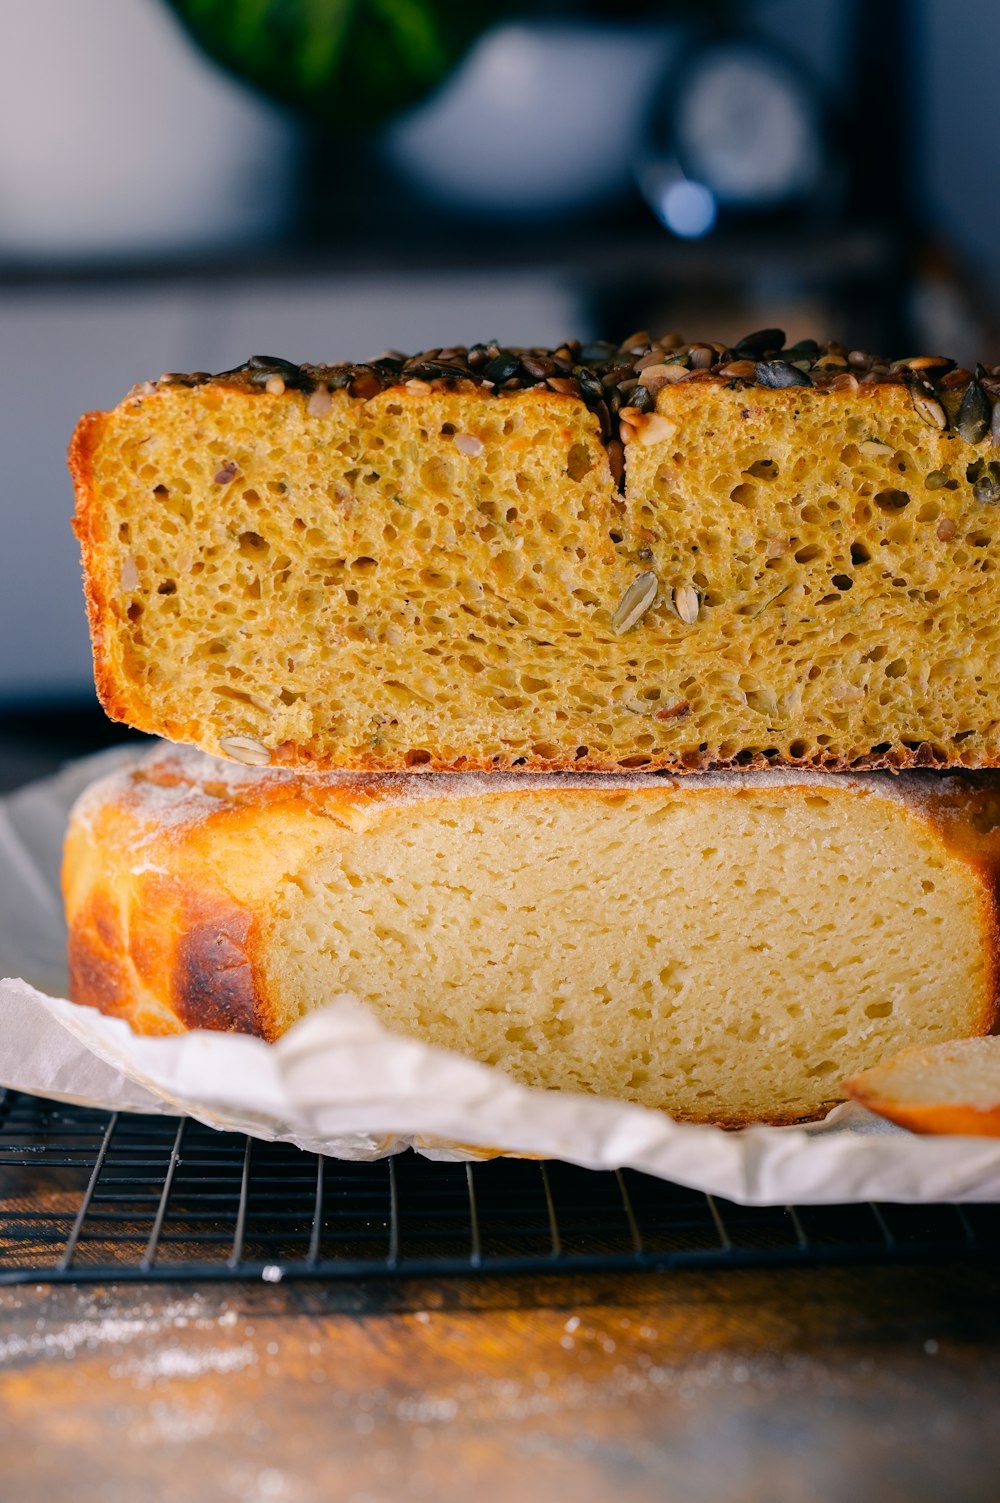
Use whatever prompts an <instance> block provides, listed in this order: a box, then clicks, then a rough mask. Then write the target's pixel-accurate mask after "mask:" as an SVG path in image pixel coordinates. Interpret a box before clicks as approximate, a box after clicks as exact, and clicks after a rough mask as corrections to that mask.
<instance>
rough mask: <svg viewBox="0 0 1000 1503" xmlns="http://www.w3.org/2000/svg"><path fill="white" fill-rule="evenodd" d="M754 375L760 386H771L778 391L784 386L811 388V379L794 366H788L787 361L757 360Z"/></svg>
mask: <svg viewBox="0 0 1000 1503" xmlns="http://www.w3.org/2000/svg"><path fill="white" fill-rule="evenodd" d="M754 375H755V376H756V378H757V381H758V384H759V385H761V386H771V387H775V388H777V389H778V390H781V389H783V388H784V387H786V386H811V385H812V378H811V377H810V376H807V375H806V373H805V371H800V370H798V369H797V367H796V366H794V365H789V363H788V361H787V360H758V361H757V364H756V365H755V367H754Z"/></svg>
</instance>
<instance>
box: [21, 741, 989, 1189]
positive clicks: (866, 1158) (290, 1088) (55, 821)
mask: <svg viewBox="0 0 1000 1503" xmlns="http://www.w3.org/2000/svg"><path fill="white" fill-rule="evenodd" d="M135 755H137V753H134V752H132V751H129V750H126V751H115V752H110V753H102V754H101V755H100V756H98V757H91V758H87V759H86V760H85V761H83V762H77V763H74V764H72V765H71V766H69V767H67V768H66V769H65V770H64V771H63V772H62V773H61V774H60V775H59V776H58V777H56V778H52V779H48V780H46V781H45V782H41V783H35V784H32V785H31V786H30V787H28V788H26V789H23V790H21V791H20V792H18V793H16V794H13V795H11V796H9V797H8V798H6V799H2V800H0V970H3V971H7V972H9V973H10V974H11V976H12V977H14V978H16V979H8V980H5V981H0V1009H2V1033H0V1039H2V1042H0V1083H3V1084H5V1085H7V1086H10V1087H13V1088H15V1089H17V1090H21V1091H28V1092H32V1093H35V1094H38V1095H44V1096H49V1097H56V1098H58V1099H60V1100H64V1101H74V1102H81V1103H85V1104H88V1105H94V1106H101V1107H108V1108H113V1109H117V1110H120V1111H140V1112H165V1113H168V1114H173V1115H176V1114H178V1113H188V1114H190V1115H191V1116H193V1117H196V1118H197V1119H198V1120H199V1121H201V1122H205V1123H207V1124H208V1125H209V1126H212V1127H216V1128H219V1129H229V1130H238V1131H240V1132H244V1133H249V1134H250V1135H251V1136H253V1137H257V1138H264V1139H275V1140H279V1141H282V1142H290V1143H296V1144H298V1145H299V1146H300V1147H302V1148H305V1149H308V1150H311V1151H313V1152H318V1153H325V1154H330V1155H332V1156H334V1157H337V1158H356V1159H362V1158H363V1159H369V1158H377V1157H381V1156H382V1155H384V1154H388V1153H396V1152H399V1151H400V1150H401V1149H403V1148H406V1147H408V1146H411V1145H412V1146H413V1147H414V1148H416V1149H417V1150H418V1151H420V1152H421V1153H425V1154H428V1155H429V1156H431V1157H438V1158H453V1159H455V1158H462V1157H470V1156H471V1157H481V1156H487V1155H490V1154H493V1153H496V1152H509V1153H522V1154H532V1155H538V1156H540V1157H546V1158H561V1159H567V1160H569V1161H571V1162H573V1163H576V1164H582V1165H584V1166H586V1167H588V1168H594V1169H617V1168H625V1167H630V1168H633V1169H639V1170H643V1171H645V1172H646V1173H647V1174H653V1175H658V1176H661V1177H663V1178H666V1179H671V1180H675V1181H677V1182H678V1183H679V1184H683V1185H689V1186H691V1187H693V1188H695V1189H699V1190H705V1191H708V1192H709V1193H712V1194H716V1195H721V1196H725V1197H726V1198H728V1199H730V1200H735V1201H738V1202H741V1203H743V1204H749V1205H775V1204H777V1205H783V1204H789V1203H793V1202H794V1203H798V1204H800V1205H801V1204H810V1203H812V1204H820V1203H836V1202H847V1201H857V1200H889V1201H892V1200H895V1201H917V1202H918V1201H937V1200H955V1201H977V1200H978V1201H981V1200H995V1199H998V1198H1000V1140H997V1139H986V1138H943V1137H942V1138H929V1137H924V1138H920V1137H914V1136H912V1135H910V1134H909V1133H905V1132H902V1131H900V1130H898V1129H896V1128H893V1127H890V1126H889V1125H888V1124H887V1123H884V1122H882V1121H881V1120H880V1119H879V1118H877V1117H874V1116H872V1115H871V1114H870V1113H868V1112H865V1111H863V1110H862V1109H861V1108H860V1107H857V1106H853V1105H852V1106H842V1107H838V1108H837V1110H836V1111H834V1112H833V1113H832V1114H831V1115H830V1116H829V1117H828V1118H827V1119H826V1121H825V1122H821V1123H816V1124H813V1125H811V1126H808V1127H785V1128H777V1127H751V1128H745V1129H743V1130H742V1131H739V1132H723V1131H721V1130H720V1129H718V1128H714V1127H696V1126H691V1125H689V1124H683V1123H677V1122H674V1121H672V1120H671V1118H669V1117H668V1116H666V1114H665V1113H662V1112H655V1111H649V1110H647V1109H646V1108H643V1107H638V1106H630V1105H625V1104H622V1103H620V1102H614V1101H607V1100H600V1099H598V1098H595V1097H593V1096H583V1095H576V1094H573V1093H570V1092H563V1091H542V1090H532V1089H529V1088H527V1087H525V1086H521V1085H518V1084H516V1083H515V1082H514V1081H512V1080H510V1079H508V1078H507V1077H506V1076H505V1075H503V1074H502V1073H501V1072H500V1071H499V1070H495V1069H491V1068H490V1067H488V1066H486V1065H480V1064H477V1063H475V1062H473V1061H471V1060H467V1059H465V1058H463V1057H462V1056H460V1055H457V1054H451V1053H448V1052H446V1051H445V1050H441V1049H434V1048H430V1047H428V1046H427V1045H424V1044H421V1043H419V1042H417V1041H416V1040H413V1039H407V1038H402V1037H400V1036H398V1035H396V1034H392V1033H389V1032H388V1031H387V1030H386V1029H384V1028H383V1027H382V1026H381V1024H380V1023H378V1022H377V1021H376V1020H375V1018H373V1017H372V1016H371V1015H370V1014H369V1013H368V1012H367V1011H366V1009H365V1008H364V1007H363V1006H362V1005H361V1004H360V1003H358V1002H357V1001H355V1000H353V999H352V998H350V997H335V998H331V999H330V1000H329V1001H328V1002H327V1003H326V1004H325V1005H324V1006H323V1007H321V1008H320V1009H319V1010H318V1011H317V1012H315V1013H313V1014H311V1015H310V1016H309V1017H307V1018H304V1019H303V1020H302V1022H300V1023H298V1024H297V1025H296V1026H295V1027H294V1028H293V1029H292V1030H291V1032H290V1033H288V1034H287V1035H286V1036H285V1038H283V1039H282V1040H281V1041H280V1042H279V1043H277V1044H275V1045H268V1044H264V1043H262V1042H261V1041H260V1040H258V1039H252V1038H248V1037H246V1036H244V1035H239V1034H217V1033H209V1032H198V1033H191V1034H187V1035H184V1036H180V1037H176V1038H165V1039H164V1038H138V1037H136V1036H135V1035H133V1033H132V1032H131V1030H130V1029H129V1028H128V1026H127V1025H126V1024H125V1023H123V1022H121V1021H120V1020H118V1019H114V1018H105V1017H102V1016H101V1015H100V1014H99V1013H97V1012H94V1011H93V1010H92V1009H90V1008H85V1007H76V1006H74V1005H73V1004H72V1003H70V1002H67V1001H65V1000H64V994H65V991H66V965H65V956H64V946H65V929H64V926H63V918H62V906H61V901H60V898H59V885H58V873H59V860H60V850H61V843H62V836H63V831H64V829H65V825H66V817H67V813H68V810H69V807H70V804H71V803H72V801H73V799H74V798H75V797H76V795H77V794H78V793H79V792H80V791H81V790H82V789H83V788H84V787H85V785H86V784H87V783H88V782H90V781H91V780H92V779H94V778H96V777H99V776H101V775H102V774H103V773H105V772H108V771H110V769H111V768H112V767H113V766H115V765H116V764H119V763H122V762H123V761H128V760H129V759H131V758H132V757H133V756H135Z"/></svg>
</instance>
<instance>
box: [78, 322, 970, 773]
mask: <svg viewBox="0 0 1000 1503" xmlns="http://www.w3.org/2000/svg"><path fill="white" fill-rule="evenodd" d="M782 343H783V336H782V334H781V331H780V330H764V331H762V332H761V333H760V334H757V335H753V336H749V337H748V338H747V339H746V340H744V341H741V342H740V343H739V344H738V345H736V346H735V348H733V349H728V350H727V349H725V348H724V347H723V346H722V345H708V344H702V345H688V344H684V343H682V342H681V340H680V338H679V337H677V336H667V337H665V338H664V339H663V340H661V341H659V342H654V341H651V340H650V338H649V336H648V335H645V334H642V335H637V336H635V337H634V338H633V339H631V340H628V341H626V343H625V344H624V345H623V346H622V347H621V349H615V348H614V347H612V346H609V345H598V346H589V347H588V346H584V347H582V348H581V347H580V346H579V345H576V344H568V345H566V346H564V347H562V348H561V349H559V350H555V351H539V350H530V351H528V350H503V349H499V348H498V347H496V346H478V347H474V348H472V349H468V350H465V349H463V350H457V349H450V350H437V351H432V352H430V353H429V354H426V355H422V356H415V357H413V358H412V359H410V360H406V359H404V357H402V356H396V355H387V356H385V357H383V358H381V359H380V360H378V361H375V362H373V363H372V364H371V365H367V366H295V365H290V364H288V363H286V362H284V361H279V360H269V359H265V358H263V357H259V358H255V359H253V360H251V361H249V362H248V363H247V365H245V366H242V367H240V368H239V369H238V370H235V371H231V372H228V373H225V374H224V375H221V376H214V377H209V376H207V375H204V374H202V373H198V374H195V375H193V376H176V375H170V376H164V377H161V378H160V380H159V381H156V382H151V383H146V384H144V385H142V386H140V387H137V388H136V389H134V390H133V391H132V393H131V394H130V395H129V396H128V397H127V398H126V399H125V400H124V401H123V402H122V403H121V404H120V405H119V406H118V407H117V408H116V409H115V410H114V411H113V412H110V413H104V412H98V413H91V414H90V415H89V416H87V417H85V418H84V419H82V421H81V423H80V425H79V427H78V429H77V432H76V435H75V438H74V440H73V444H72V449H71V467H72V470H73V474H74V477H75V481H76V487H77V497H78V505H77V523H76V525H77V530H78V534H79V537H80V541H81V544H82V551H83V562H84V571H85V579H86V590H87V598H88V603H89V613H90V624H91V632H92V637H93V646H94V656H95V662H96V675H97V683H98V689H99V692H100V695H101V698H102V700H103V703H104V705H105V708H106V709H107V710H108V712H109V714H111V715H112V716H113V717H114V718H116V719H120V720H126V721H129V722H130V723H131V724H133V725H135V726H137V727H139V728H141V729H142V730H146V731H151V732H155V733H158V734H160V735H162V736H166V737H168V738H170V739H172V740H176V741H182V742H189V743H192V744H195V745H197V746H200V747H202V748H203V749H205V750H208V751H211V752H214V753H217V754H221V755H224V756H228V757H231V758H235V759H237V760H239V761H242V762H246V763H250V764H252V765H261V766H263V765H269V764H270V765H292V766H304V765H310V764H312V765H315V766H316V767H320V768H323V767H332V768H341V769H343V768H351V769H372V770H386V771H395V770H399V769H402V768H413V767H416V768H424V769H426V770H433V769H441V770H456V769H493V768H507V767H522V768H526V769H535V770H543V769H558V770H569V769H578V770H595V771H620V770H621V769H629V768H647V769H670V770H676V771H683V770H704V769H707V768H714V767H727V766H742V767H754V768H756V767H763V766H767V765H801V766H814V767H822V768H828V769H842V768H851V767H853V768H874V767H892V768H903V767H908V766H923V765H928V766H931V765H934V766H963V767H986V766H994V765H997V764H998V759H1000V701H998V696H997V692H996V684H997V681H998V674H1000V624H998V623H1000V506H998V504H997V503H998V501H1000V458H997V457H994V456H995V455H996V453H997V451H996V450H995V449H994V447H993V445H994V442H995V441H996V438H997V434H998V433H1000V424H998V423H997V422H996V421H995V420H994V416H993V414H994V406H993V403H994V399H995V398H997V397H998V396H1000V368H998V369H997V370H995V371H992V372H985V371H983V370H981V369H980V370H979V371H978V373H977V374H976V375H975V376H973V375H972V373H970V372H969V371H967V370H961V369H956V368H955V367H954V365H953V363H952V362H951V361H948V360H945V359H937V358H935V357H925V358H918V359H912V360H908V361H899V362H896V363H895V364H892V365H889V364H888V363H886V362H884V361H879V360H876V359H874V358H873V357H871V356H866V355H863V354H860V353H858V352H848V351H846V350H845V349H844V348H843V347H841V346H837V345H828V346H824V347H822V348H820V347H819V346H817V345H815V344H813V343H811V342H809V341H806V342H804V343H803V344H801V345H799V346H796V347H795V348H793V349H789V350H782V348H781V346H782Z"/></svg>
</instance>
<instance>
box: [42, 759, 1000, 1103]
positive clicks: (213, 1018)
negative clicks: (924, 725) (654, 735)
mask: <svg viewBox="0 0 1000 1503" xmlns="http://www.w3.org/2000/svg"><path fill="white" fill-rule="evenodd" d="M998 824H1000V776H997V775H992V774H988V773H987V774H965V775H961V776H958V775H947V774H944V775H942V774H935V773H907V774H903V775H901V776H900V777H898V778H894V777H892V776H890V775H888V774H861V775H857V774H839V775H833V774H825V773H815V772H795V771H789V772H777V771H772V772H762V773H759V774H749V775H747V774H743V773H728V774H725V773H724V774H706V775H701V776H698V775H695V776H691V777H685V778H669V777H666V776H663V775H649V774H642V775H637V776H628V775H618V776H617V777H615V776H600V775H594V774H589V775H588V774H572V773H571V774H562V775H559V774H548V775H545V774H541V775H539V774H521V775H520V776H504V775H502V774H492V775H490V774H472V773H467V774H464V775H463V774H459V775H452V776H447V775H435V774H428V775H426V776H423V777H412V776H407V775H406V774H402V775H392V774H364V773H353V774H352V773H344V774H316V773H297V772H288V771H280V770H270V769H268V770H265V771H258V770H256V769H250V768H239V767H237V766H235V765H234V764H233V763H231V762H225V761H222V760H220V759H215V758H210V757H207V756H205V755H203V754H201V753H197V752H192V751H187V750H176V749H156V750H155V751H154V752H153V753H152V754H150V755H149V756H148V757H147V759H146V760H145V761H143V762H141V763H139V765H137V766H136V767H135V768H134V770H131V771H126V772H122V773H116V774H115V775H113V776H111V777H110V778H107V779H105V780H104V781H102V782H100V783H98V784H97V785H96V786H95V787H94V788H93V789H92V790H91V791H90V792H89V793H88V794H86V795H85V796H84V798H83V800H82V801H81V802H80V803H79V804H78V805H77V807H76V809H75V811H74V813H73V817H72V822H71V826H70V831H69V837H68V841H67V845H66V856H65V868H64V886H65V895H66V907H67V915H68V921H69V932H70V945H69V954H70V973H71V995H72V997H73V998H74V999H75V1000H76V1001H78V1002H81V1003H86V1004H89V1005H92V1006H95V1007H99V1008H101V1009H102V1010H104V1011H105V1012H109V1013H113V1014H115V1015H117V1016H119V1017H123V1018H126V1019H127V1020H128V1021H129V1022H130V1023H131V1024H132V1026H133V1027H134V1028H135V1029H137V1030H138V1031H140V1032H143V1033H172V1032H177V1031H180V1030H184V1029H189V1028H215V1029H229V1030H237V1031H241V1032H247V1033H253V1034H258V1035H260V1036H262V1037H264V1038H266V1039H275V1038H277V1037H279V1036H280V1035H281V1034H282V1033H284V1032H285V1030H286V1029H288V1028H289V1027H290V1026H291V1024H292V1023H294V1022H295V1020H296V1019H297V1018H298V1017H300V1016H301V1015H302V1014H304V1013H306V1012H308V1011H309V1010H311V1009H312V1008H315V1007H317V1006H318V1005H320V1004H321V1003H323V1002H324V1001H325V1000H327V999H329V998H331V997H335V996H337V995H338V994H342V993H344V992H349V993H352V994H354V995H355V996H356V997H358V998H359V999H360V1000H362V1001H363V1002H365V1003H366V1004H367V1005H368V1006H370V1007H371V1008H372V1009H373V1011H374V1012H375V1013H376V1015H377V1016H378V1017H379V1018H381V1020H382V1021H383V1022H384V1023H385V1024H386V1025H387V1026H388V1027H389V1028H391V1029H394V1030H398V1031H400V1032H402V1033H406V1034H411V1035H415V1036H417V1037H421V1038H424V1039H426V1040H429V1041H430V1042H432V1043H435V1044H439V1045H443V1046H444V1047H446V1048H451V1049H457V1050H460V1051H462V1052H464V1053H466V1054H469V1055H472V1056H473V1057H475V1058H477V1059H480V1060H484V1061H486V1062H487V1063H490V1064H494V1065H498V1066H499V1067H500V1068H502V1069H504V1070H506V1071H508V1072H509V1073H510V1074H512V1075H513V1076H515V1077H516V1078H518V1079H519V1080H522V1081H526V1082H528V1083H530V1084H532V1085H538V1086H548V1087H557V1088H566V1089H571V1090H582V1091H592V1092H597V1093H600V1094H602V1095H606V1096H612V1097H621V1098H625V1099H628V1100H632V1101H638V1102H642V1103H644V1104H645V1105H648V1106H652V1107H662V1108H666V1109H667V1110H669V1111H671V1112H673V1113H675V1114H676V1115H677V1116H679V1117H683V1118H689V1119H692V1120H707V1121H719V1122H726V1123H741V1122H748V1121H771V1122H784V1121H789V1120H793V1119H796V1118H802V1117H809V1116H813V1115H816V1114H819V1113H821V1112H822V1111H823V1110H824V1109H825V1107H827V1106H828V1105H829V1104H830V1103H831V1102H832V1101H834V1100H835V1099H837V1097H838V1096H839V1093H840V1082H841V1081H842V1080H843V1079H844V1077H845V1076H846V1075H849V1074H852V1073H853V1072H855V1071H857V1070H861V1069H863V1068H865V1067H867V1066H869V1065H872V1064H874V1063H876V1062H877V1061H878V1060H880V1059H883V1058H885V1057H886V1055H888V1054H892V1053H894V1052H896V1051H897V1050H899V1049H901V1048H904V1047H905V1046H907V1045H911V1044H918V1043H919V1044H927V1043H935V1042H937V1041H939V1040H942V1039H947V1038H954V1037H956V1036H961V1035H966V1034H968V1035H972V1034H979V1033H985V1032H987V1031H988V1030H989V1029H990V1028H991V1027H992V1026H993V1024H994V1022H995V1019H996V1015H997V898H996V877H997V863H998V860H1000V830H998Z"/></svg>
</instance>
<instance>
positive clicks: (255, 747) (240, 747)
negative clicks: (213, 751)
mask: <svg viewBox="0 0 1000 1503" xmlns="http://www.w3.org/2000/svg"><path fill="white" fill-rule="evenodd" d="M219 750H220V751H221V752H222V754H223V756H226V757H232V759H233V761H234V762H243V763H245V765H246V766H247V767H268V766H270V763H271V753H270V752H269V751H268V749H267V747H266V746H264V745H262V744H261V742H259V741H255V740H254V739H253V737H252V736H223V737H222V739H221V740H220V741H219Z"/></svg>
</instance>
